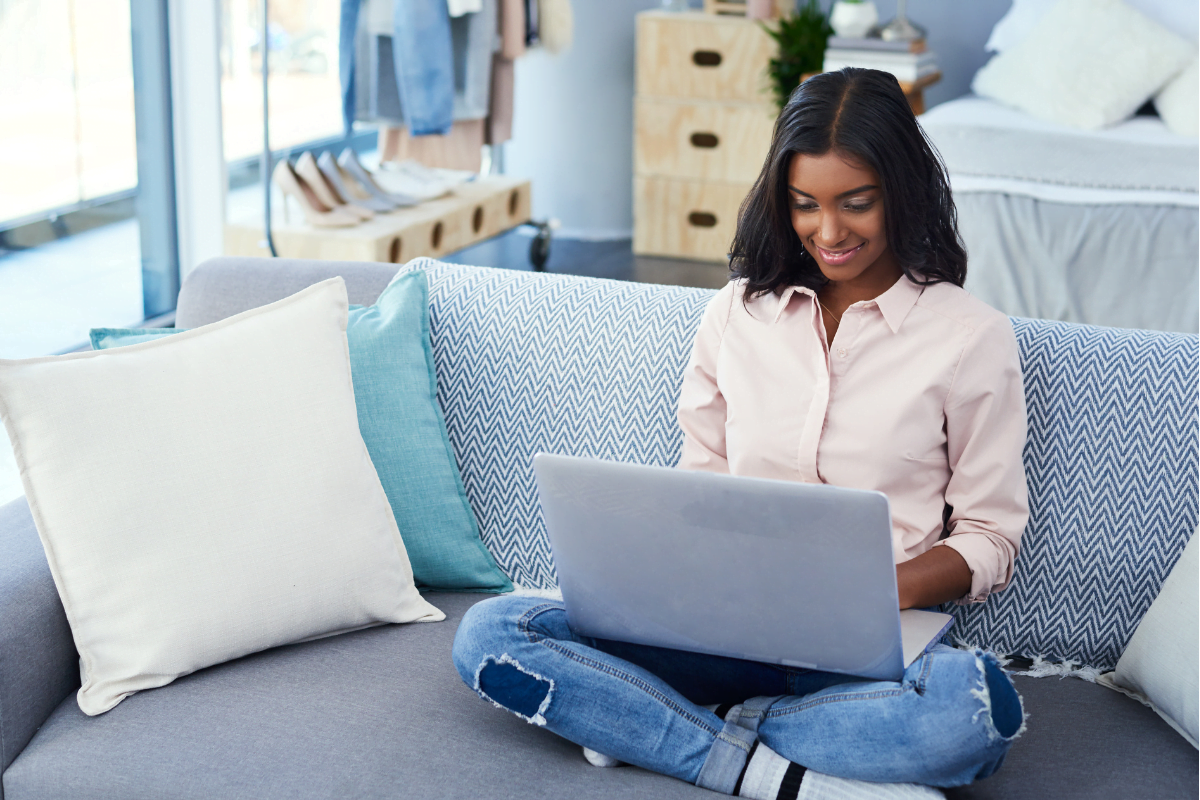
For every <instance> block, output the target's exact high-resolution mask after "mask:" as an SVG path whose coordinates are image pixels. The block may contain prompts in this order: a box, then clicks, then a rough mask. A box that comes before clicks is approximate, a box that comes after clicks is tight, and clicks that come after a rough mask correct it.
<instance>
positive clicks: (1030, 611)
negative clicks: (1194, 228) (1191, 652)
mask: <svg viewBox="0 0 1200 800" xmlns="http://www.w3.org/2000/svg"><path fill="white" fill-rule="evenodd" d="M1013 329H1014V330H1015V331H1016V334H1017V345H1018V347H1020V349H1021V368H1022V370H1023V371H1024V373H1025V403H1026V406H1027V407H1028V409H1029V438H1028V440H1027V442H1026V445H1025V471H1026V475H1027V477H1028V481H1029V524H1028V526H1027V527H1026V528H1025V534H1024V536H1023V537H1022V540H1021V552H1020V555H1018V556H1017V563H1016V575H1015V577H1014V578H1013V581H1012V584H1010V585H1009V587H1008V588H1007V589H1005V590H1004V591H1003V592H997V593H996V594H995V595H993V596H992V597H990V598H989V599H988V602H986V603H979V604H976V605H973V606H966V607H962V606H960V607H958V608H956V609H954V614H955V616H956V617H957V622H956V623H955V626H954V630H953V632H952V633H953V635H954V636H955V637H957V638H958V639H960V640H963V641H966V642H968V643H981V644H984V645H985V646H987V647H991V648H993V649H995V650H998V651H1000V652H1004V653H1016V654H1019V655H1024V656H1039V655H1040V656H1043V657H1045V658H1048V659H1051V660H1055V661H1062V660H1067V659H1070V660H1072V661H1075V662H1077V663H1083V664H1088V665H1091V666H1095V667H1098V668H1100V669H1102V670H1110V669H1112V668H1113V667H1115V666H1116V664H1117V659H1119V658H1120V657H1121V653H1122V652H1124V650H1125V646H1126V644H1127V643H1128V642H1129V639H1130V638H1131V637H1132V636H1133V632H1134V630H1136V628H1137V626H1138V623H1139V622H1140V621H1141V619H1142V616H1143V615H1144V614H1145V613H1146V611H1147V610H1148V609H1149V608H1150V604H1151V603H1153V602H1154V598H1155V597H1157V596H1158V591H1159V588H1160V587H1161V586H1162V584H1163V581H1164V580H1166V577H1167V575H1168V574H1169V573H1170V571H1171V567H1173V566H1174V565H1175V562H1176V561H1178V560H1179V556H1180V554H1181V553H1182V552H1183V548H1184V547H1185V546H1186V545H1187V542H1188V539H1189V538H1191V535H1192V532H1193V531H1195V529H1196V515H1197V458H1198V454H1197V435H1196V433H1197V419H1196V403H1197V380H1198V375H1197V370H1198V368H1200V360H1198V359H1197V338H1196V337H1195V336H1193V335H1187V334H1180V333H1161V332H1157V331H1139V330H1121V329H1118V328H1098V327H1093V326H1090V325H1072V324H1070V323H1067V322H1050V321H1048V320H1033V319H1014V320H1013ZM435 352H436V349H435Z"/></svg>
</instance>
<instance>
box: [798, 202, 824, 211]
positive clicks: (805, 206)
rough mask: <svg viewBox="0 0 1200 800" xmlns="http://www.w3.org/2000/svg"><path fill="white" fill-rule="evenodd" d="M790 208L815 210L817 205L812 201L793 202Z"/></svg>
mask: <svg viewBox="0 0 1200 800" xmlns="http://www.w3.org/2000/svg"><path fill="white" fill-rule="evenodd" d="M792 208H794V209H795V210H797V211H816V210H817V208H818V207H817V206H816V205H815V204H813V203H794V204H793V205H792Z"/></svg>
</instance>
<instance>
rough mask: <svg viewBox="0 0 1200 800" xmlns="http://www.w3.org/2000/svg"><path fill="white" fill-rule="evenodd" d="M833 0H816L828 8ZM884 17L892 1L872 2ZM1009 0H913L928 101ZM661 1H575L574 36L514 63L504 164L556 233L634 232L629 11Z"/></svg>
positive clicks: (976, 53)
mask: <svg viewBox="0 0 1200 800" xmlns="http://www.w3.org/2000/svg"><path fill="white" fill-rule="evenodd" d="M830 4H831V0H822V5H823V6H824V7H826V8H827V7H828V6H829V5H830ZM875 4H876V5H877V6H878V7H879V13H880V16H881V17H882V18H883V19H890V18H891V17H892V16H893V15H894V14H895V9H896V3H895V0H875ZM1010 4H1011V0H910V2H909V3H908V14H909V16H910V17H911V18H912V19H913V20H914V21H916V22H918V23H919V24H921V25H923V26H924V27H925V28H926V29H928V31H929V43H930V47H931V49H933V50H935V51H936V52H937V53H938V56H939V58H940V61H941V64H942V73H943V75H944V77H943V79H942V82H941V83H939V84H938V85H936V86H934V87H933V88H931V89H930V90H928V91H927V93H926V102H927V103H929V104H930V105H932V104H935V103H940V102H943V101H945V100H949V99H951V98H954V97H958V96H959V95H962V94H965V93H966V92H967V89H968V87H969V85H970V82H971V77H972V76H973V75H974V74H975V71H976V70H977V69H978V68H979V67H980V66H982V65H983V63H984V61H986V60H987V59H986V57H985V56H986V54H985V53H984V51H983V44H984V42H985V41H987V37H988V34H989V33H990V32H991V29H992V26H993V25H994V24H995V23H996V20H998V19H1000V17H1001V16H1003V14H1004V12H1005V11H1007V10H1008V7H1009V5H1010ZM659 5H660V3H659V2H658V0H573V2H572V6H573V8H574V11H575V43H574V46H573V47H572V48H571V49H570V50H569V51H568V52H566V53H563V54H562V55H558V56H551V55H548V54H547V53H545V52H540V51H535V52H532V53H530V54H529V55H527V56H526V57H525V58H523V59H521V60H520V61H518V62H517V68H516V100H515V107H514V109H513V114H514V119H513V141H511V142H510V143H509V144H507V145H506V146H505V154H504V159H505V171H506V172H507V173H509V174H511V175H521V176H524V177H529V178H532V179H533V214H534V217H535V218H538V219H542V218H546V217H556V218H558V219H559V220H561V221H562V223H563V228H564V229H563V230H562V231H560V234H559V235H567V236H585V237H594V238H613V237H622V236H630V235H632V230H633V198H632V194H633V177H632V176H633V87H634V82H633V65H634V15H635V14H636V13H637V12H638V11H641V10H643V9H647V8H656V7H658V6H659Z"/></svg>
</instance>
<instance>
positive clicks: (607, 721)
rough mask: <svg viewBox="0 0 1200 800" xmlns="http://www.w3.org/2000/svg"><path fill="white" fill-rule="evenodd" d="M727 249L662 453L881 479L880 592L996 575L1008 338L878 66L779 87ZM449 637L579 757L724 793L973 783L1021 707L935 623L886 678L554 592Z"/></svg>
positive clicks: (1009, 401) (1013, 386)
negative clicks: (779, 99)
mask: <svg viewBox="0 0 1200 800" xmlns="http://www.w3.org/2000/svg"><path fill="white" fill-rule="evenodd" d="M732 271H733V277H734V280H733V281H732V282H731V283H730V284H729V285H728V286H726V287H725V288H724V289H722V290H721V291H720V292H719V293H718V294H717V295H716V297H714V298H713V300H712V302H711V303H710V305H709V306H708V308H707V310H706V311H705V314H704V318H703V321H702V322H701V324H700V328H699V330H698V332H697V334H696V340H695V345H694V348H693V352H692V358H691V361H690V363H689V364H688V367H687V370H686V372H685V375H684V381H683V389H682V393H681V396H680V401H679V423H680V426H681V427H682V429H683V434H684V445H683V457H682V460H681V462H680V465H679V466H680V467H682V468H684V469H697V470H710V471H713V472H729V473H733V474H735V475H752V476H759V477H767V478H777V479H786V480H797V481H805V482H810V483H817V482H822V483H829V484H834V485H839V486H848V487H854V488H860V489H873V490H877V491H882V492H884V493H886V494H887V495H888V498H889V500H890V502H891V509H892V519H893V547H894V552H895V558H896V562H897V567H896V575H897V583H898V587H899V599H900V605H901V607H902V608H912V607H925V606H931V605H935V604H938V603H943V602H949V601H958V602H961V603H973V602H982V601H984V600H985V599H986V598H987V596H988V594H989V593H991V592H993V591H999V590H1000V589H1003V588H1004V587H1005V586H1006V585H1007V583H1008V582H1009V580H1010V579H1011V577H1012V568H1013V560H1014V558H1015V556H1016V553H1017V548H1018V545H1019V542H1020V536H1021V531H1022V530H1023V529H1024V527H1025V522H1026V519H1027V517H1028V509H1027V502H1026V493H1025V474H1024V470H1023V467H1022V463H1021V451H1022V448H1023V446H1024V443H1025V427H1026V420H1025V404H1024V392H1023V389H1022V381H1021V372H1020V365H1019V363H1018V358H1017V346H1016V340H1015V337H1014V335H1013V331H1012V327H1011V326H1010V325H1009V322H1008V319H1007V318H1006V317H1005V316H1004V315H1002V314H1001V313H999V312H998V311H995V310H994V309H992V308H989V307H988V306H986V305H984V304H983V303H981V302H979V301H978V300H975V299H974V298H972V297H971V296H970V295H969V294H967V293H966V292H965V291H963V289H962V288H961V287H962V284H963V279H964V277H965V274H966V254H965V252H964V251H963V247H962V244H961V242H960V240H959V238H958V233H957V229H956V223H955V211H954V204H953V200H952V199H951V196H950V189H949V186H948V183H947V179H946V175H945V172H944V170H943V168H942V166H941V163H940V162H939V160H938V158H937V156H936V155H935V154H934V152H933V150H932V148H931V147H930V146H929V143H928V142H927V141H926V140H925V138H924V135H923V134H922V132H921V129H920V127H919V126H918V124H917V121H916V119H915V117H914V116H913V114H912V112H911V110H910V109H909V106H908V103H907V101H906V100H905V98H904V95H903V93H902V92H901V90H900V87H899V85H898V84H897V83H896V81H895V79H894V78H893V77H892V76H891V75H888V74H887V73H883V72H878V71H874V70H862V69H845V70H842V71H841V72H835V73H826V74H822V75H818V76H816V77H814V78H811V79H809V80H808V81H806V82H805V83H804V84H803V85H801V86H800V87H799V88H798V89H797V90H796V91H795V92H794V93H793V95H792V98H791V100H790V102H789V103H788V105H787V107H786V108H785V109H784V110H783V112H782V114H781V115H780V117H779V120H778V122H777V123H776V126H775V134H774V140H773V142H772V145H771V151H770V154H769V155H768V156H767V160H766V164H765V165H764V167H763V170H762V173H761V175H760V176H759V179H758V181H757V182H756V184H755V186H754V188H753V190H752V191H751V193H750V195H749V196H748V197H747V199H746V201H745V204H744V205H743V208H742V213H741V216H740V219H739V221H738V230H737V235H736V237H735V239H734V243H733V253H732ZM454 659H455V664H456V666H457V667H458V670H459V673H460V674H461V675H462V677H463V680H464V681H466V682H467V684H468V685H470V686H471V687H472V688H474V689H475V690H476V691H477V692H478V693H479V694H480V695H481V696H482V697H484V698H485V699H488V700H491V701H492V702H494V703H495V704H496V705H498V706H500V707H502V708H506V709H508V710H510V711H513V712H514V713H516V714H518V715H519V716H521V717H523V718H525V719H526V720H528V721H530V722H533V723H535V724H538V725H543V726H545V727H547V728H549V729H550V730H552V731H554V732H555V733H558V734H559V735H561V736H563V737H565V738H567V739H569V740H571V741H573V742H576V743H577V744H581V745H583V746H584V748H585V753H588V754H589V760H593V763H597V762H600V763H604V762H607V763H612V762H614V761H618V760H619V761H623V762H629V763H633V764H637V765H639V766H643V767H645V768H647V769H651V770H654V771H657V772H660V773H665V774H667V775H673V776H675V777H678V778H681V779H683V780H686V781H690V782H693V783H696V784H698V785H700V786H703V787H706V788H709V789H714V790H716V791H720V792H724V793H726V794H733V795H739V796H744V797H759V798H771V800H774V798H777V797H794V796H795V794H796V792H797V791H798V789H799V786H800V782H801V780H802V779H803V775H804V774H805V770H806V769H813V770H815V771H817V772H821V773H826V774H830V775H834V776H838V777H845V778H855V779H860V780H866V781H879V782H914V783H922V784H928V785H933V786H956V785H961V784H965V783H969V782H971V781H973V780H975V779H977V778H982V777H985V776H987V775H989V774H991V773H992V772H993V771H994V770H995V769H996V768H997V767H998V766H999V765H1000V762H1001V761H1002V760H1003V758H1004V755H1005V753H1006V752H1007V751H1008V748H1009V746H1010V744H1011V742H1012V740H1013V739H1014V738H1015V737H1016V736H1017V735H1018V734H1019V732H1020V728H1021V724H1022V711H1021V703H1020V698H1019V697H1018V695H1017V693H1016V691H1015V690H1014V689H1013V686H1012V683H1011V682H1010V681H1009V679H1008V677H1007V676H1006V675H1005V674H1004V672H1003V671H1002V670H1001V669H1000V667H999V665H998V664H997V662H996V660H995V658H994V657H993V656H991V655H990V654H987V653H983V652H980V651H976V652H974V653H971V652H965V651H961V650H955V649H952V648H950V647H947V646H944V645H937V646H935V647H934V648H933V649H932V650H931V651H930V652H928V653H926V654H925V655H923V656H921V657H920V658H918V659H917V660H916V661H915V662H913V664H912V665H911V666H910V667H909V668H908V669H907V671H906V672H905V676H904V680H903V681H902V682H899V683H893V682H881V681H870V682H866V681H862V680H861V679H856V678H853V677H850V676H846V675H835V674H830V673H821V672H815V671H810V670H804V669H798V668H791V667H784V666H776V665H771V664H761V663H756V662H749V661H740V660H737V659H729V658H720V657H716V656H708V655H700V654H694V653H684V652H677V651H673V650H664V649H660V648H653V647H646V646H642V645H631V644H622V643H618V642H609V641H603V640H596V639H589V638H586V637H580V636H577V635H575V634H574V633H572V632H571V631H570V629H569V628H568V627H567V624H566V615H565V612H564V611H563V607H562V604H561V603H557V602H552V601H546V600H541V599H537V598H530V597H503V598H495V599H492V600H489V601H487V602H484V603H480V604H478V605H476V606H475V607H473V608H472V609H471V610H470V612H468V614H467V615H466V617H465V618H464V619H463V622H462V625H461V627H460V628H459V631H458V635H457V638H456V640H455V645H454ZM703 704H708V705H707V706H706V705H703ZM601 754H603V755H601Z"/></svg>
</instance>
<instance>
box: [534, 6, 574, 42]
mask: <svg viewBox="0 0 1200 800" xmlns="http://www.w3.org/2000/svg"><path fill="white" fill-rule="evenodd" d="M538 35H539V36H540V38H541V40H542V46H543V47H545V48H546V50H548V51H549V52H551V53H561V52H563V51H564V50H566V49H568V48H569V47H570V46H571V41H572V39H573V38H574V36H575V15H574V14H573V13H572V11H571V0H538Z"/></svg>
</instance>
